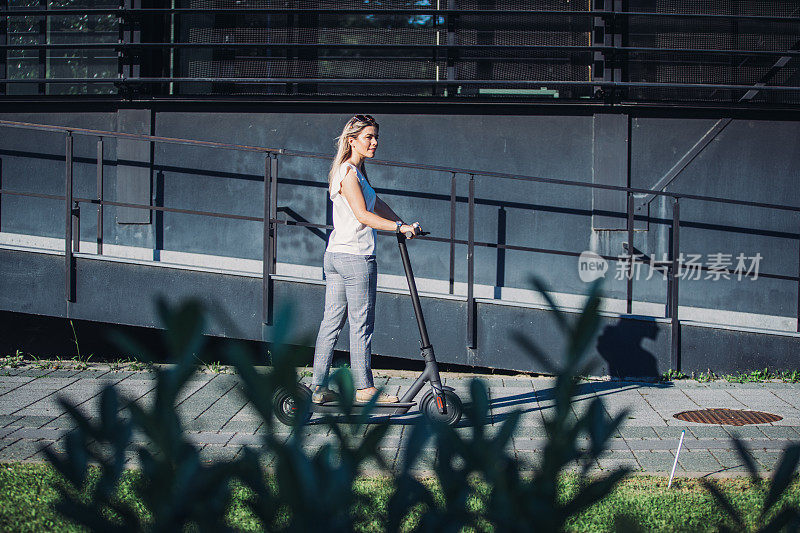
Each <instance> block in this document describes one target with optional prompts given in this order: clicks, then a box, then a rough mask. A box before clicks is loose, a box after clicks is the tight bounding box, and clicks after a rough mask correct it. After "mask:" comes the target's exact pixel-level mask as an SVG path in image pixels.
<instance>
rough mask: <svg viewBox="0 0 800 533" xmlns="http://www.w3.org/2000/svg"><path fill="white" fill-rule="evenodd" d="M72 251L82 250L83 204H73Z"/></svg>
mask: <svg viewBox="0 0 800 533" xmlns="http://www.w3.org/2000/svg"><path fill="white" fill-rule="evenodd" d="M72 251H73V253H75V252H80V251H81V204H79V203H78V202H74V203H73V204H72Z"/></svg>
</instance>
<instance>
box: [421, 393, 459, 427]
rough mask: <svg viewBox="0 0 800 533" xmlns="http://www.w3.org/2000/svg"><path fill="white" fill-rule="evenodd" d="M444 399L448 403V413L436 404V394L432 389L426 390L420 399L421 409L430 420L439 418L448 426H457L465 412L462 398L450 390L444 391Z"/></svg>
mask: <svg viewBox="0 0 800 533" xmlns="http://www.w3.org/2000/svg"><path fill="white" fill-rule="evenodd" d="M444 399H445V403H446V404H447V413H445V414H442V413H440V412H439V408H438V407H437V406H436V396H435V395H434V394H433V392H431V391H428V392H426V393H425V395H424V396H423V397H422V400H420V402H419V410H420V411H421V412H422V414H423V415H424V416H426V417H427V418H428V419H430V420H438V421H440V422H444V423H445V424H447V425H448V426H455V425H456V424H458V422H459V420H461V415H462V414H463V413H464V404H462V403H461V398H459V397H458V395H457V394H456V393H455V392H453V391H450V390H445V391H444Z"/></svg>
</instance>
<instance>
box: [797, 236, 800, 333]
mask: <svg viewBox="0 0 800 533" xmlns="http://www.w3.org/2000/svg"><path fill="white" fill-rule="evenodd" d="M797 332H798V333H800V234H799V235H797Z"/></svg>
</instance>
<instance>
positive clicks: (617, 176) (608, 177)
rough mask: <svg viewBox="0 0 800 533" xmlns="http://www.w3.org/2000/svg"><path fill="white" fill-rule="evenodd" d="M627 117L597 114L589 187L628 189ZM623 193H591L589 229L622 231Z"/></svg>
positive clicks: (599, 190)
mask: <svg viewBox="0 0 800 533" xmlns="http://www.w3.org/2000/svg"><path fill="white" fill-rule="evenodd" d="M628 120H629V117H628V115H622V114H605V113H604V114H596V115H595V116H594V126H593V128H594V129H593V131H594V137H593V141H592V153H593V157H594V165H593V168H592V183H602V184H604V185H616V186H619V187H627V186H628V143H629V139H628ZM626 209H627V203H626V197H625V193H622V192H619V191H607V190H603V189H592V229H595V230H622V229H625V225H626V217H625V213H626Z"/></svg>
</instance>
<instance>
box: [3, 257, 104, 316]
mask: <svg viewBox="0 0 800 533" xmlns="http://www.w3.org/2000/svg"><path fill="white" fill-rule="evenodd" d="M0 309H3V310H5V311H14V312H17V313H30V314H36V315H46V316H60V317H63V316H66V313H67V304H66V302H65V300H64V256H63V255H56V254H39V253H34V252H21V251H16V250H6V249H0ZM105 320H106V321H113V320H114V315H110V316H108V317H106V319H105Z"/></svg>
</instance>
